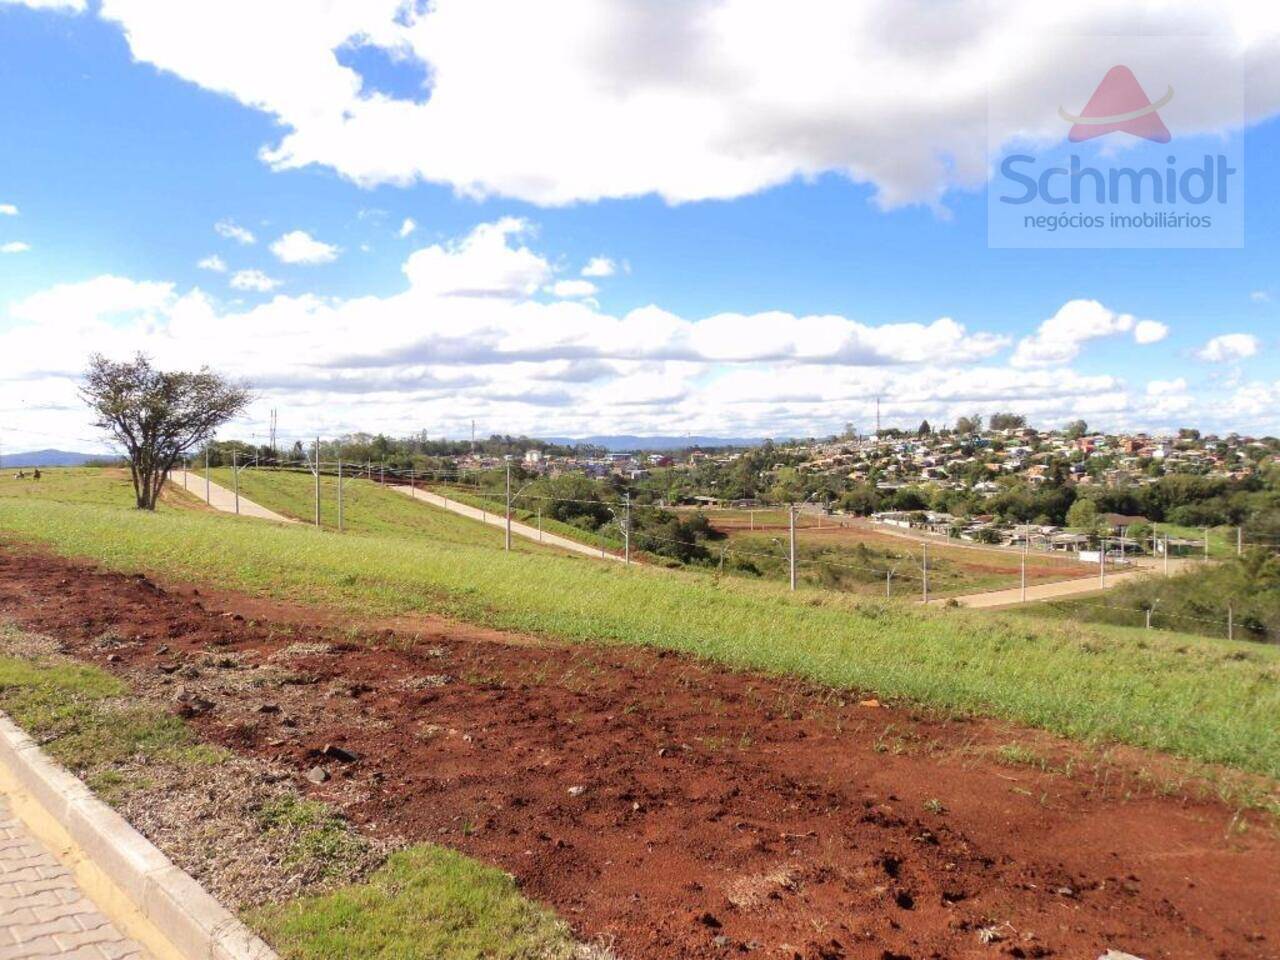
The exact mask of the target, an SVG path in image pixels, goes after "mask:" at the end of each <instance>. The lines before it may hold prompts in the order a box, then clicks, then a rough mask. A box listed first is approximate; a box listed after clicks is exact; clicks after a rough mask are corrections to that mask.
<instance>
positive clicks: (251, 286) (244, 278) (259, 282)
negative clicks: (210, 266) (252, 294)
mask: <svg viewBox="0 0 1280 960" xmlns="http://www.w3.org/2000/svg"><path fill="white" fill-rule="evenodd" d="M231 286H232V287H234V288H235V289H236V290H252V291H256V292H257V293H269V292H271V291H272V290H274V289H275V288H276V287H278V286H280V281H279V280H273V279H272V278H271V277H269V276H267V275H266V274H265V273H263V272H262V271H261V270H237V271H236V272H235V273H233V274H232V275H231Z"/></svg>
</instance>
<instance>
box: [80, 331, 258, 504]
mask: <svg viewBox="0 0 1280 960" xmlns="http://www.w3.org/2000/svg"><path fill="white" fill-rule="evenodd" d="M80 393H81V396H82V397H83V398H84V401H85V402H86V403H87V404H88V405H89V407H90V408H91V409H92V410H93V412H94V414H95V419H94V426H96V427H98V428H99V429H101V430H104V431H105V432H106V433H107V434H108V435H109V436H110V437H111V439H112V440H114V441H115V442H116V443H117V444H119V445H120V446H121V447H123V448H124V449H125V452H126V453H127V454H128V457H129V471H130V475H131V478H132V480H133V492H134V496H135V499H136V501H137V505H138V509H139V510H154V509H155V508H156V499H157V498H158V497H159V496H160V488H161V486H162V485H163V483H164V478H165V476H166V475H167V474H168V472H169V471H170V470H171V469H173V467H174V465H175V464H176V463H177V462H178V459H179V458H180V457H181V456H182V455H183V454H184V453H186V452H187V451H188V450H191V449H192V448H194V447H196V446H198V445H199V444H201V443H203V442H205V441H206V440H207V439H209V438H210V437H212V436H213V434H214V432H215V431H216V430H217V429H218V427H220V426H222V424H224V423H226V422H227V421H228V420H231V419H232V418H233V417H235V416H236V415H238V414H239V413H241V412H242V411H243V410H244V408H245V407H246V406H248V404H249V401H250V399H251V394H250V392H249V389H248V388H247V387H245V386H243V385H240V384H234V383H231V382H230V381H229V380H227V379H225V378H224V377H222V376H220V375H218V374H216V373H213V372H212V371H210V370H209V369H208V368H207V367H202V368H201V369H200V370H198V371H196V372H194V373H191V372H186V371H164V370H157V369H156V368H155V367H154V366H152V364H151V360H150V359H149V358H148V357H146V356H144V355H143V354H141V353H139V354H138V355H137V356H135V357H134V358H133V359H132V360H126V361H123V362H115V361H112V360H108V359H107V358H106V357H104V356H103V355H102V354H94V355H93V356H91V357H90V358H89V368H88V369H87V370H86V371H85V375H84V383H83V386H82V387H81V391H80Z"/></svg>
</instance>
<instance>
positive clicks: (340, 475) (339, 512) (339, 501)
mask: <svg viewBox="0 0 1280 960" xmlns="http://www.w3.org/2000/svg"><path fill="white" fill-rule="evenodd" d="M338 451H339V452H338V532H339V533H341V532H342V452H341V451H342V448H341V447H339V448H338Z"/></svg>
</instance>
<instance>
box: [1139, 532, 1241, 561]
mask: <svg viewBox="0 0 1280 960" xmlns="http://www.w3.org/2000/svg"><path fill="white" fill-rule="evenodd" d="M1153 526H1154V528H1155V530H1156V532H1157V533H1158V534H1160V536H1169V537H1176V538H1180V539H1183V540H1199V541H1203V540H1204V527H1184V526H1181V525H1179V524H1176V523H1156V524H1153ZM1147 546H1150V544H1147ZM1175 549H1177V548H1175ZM1183 555H1184V554H1181V553H1174V554H1173V556H1174V557H1180V556H1183ZM1235 555H1236V528H1235V527H1210V528H1209V556H1210V558H1212V559H1217V560H1225V559H1226V558H1228V557H1234V556H1235ZM1185 556H1188V557H1191V558H1192V559H1194V558H1196V557H1202V556H1204V553H1203V550H1202V549H1193V550H1191V551H1189V552H1188V553H1186V554H1185Z"/></svg>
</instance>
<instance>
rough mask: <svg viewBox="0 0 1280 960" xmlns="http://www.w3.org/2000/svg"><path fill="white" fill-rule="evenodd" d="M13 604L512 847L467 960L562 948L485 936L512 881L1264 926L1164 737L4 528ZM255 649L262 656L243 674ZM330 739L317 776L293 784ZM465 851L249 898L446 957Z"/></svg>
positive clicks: (290, 763)
mask: <svg viewBox="0 0 1280 960" xmlns="http://www.w3.org/2000/svg"><path fill="white" fill-rule="evenodd" d="M222 526H224V527H231V526H238V525H235V524H227V523H224V524H222ZM272 529H275V528H272ZM335 539H336V538H335ZM273 611H274V613H275V616H273ZM0 614H3V615H5V616H8V617H12V618H14V619H16V620H19V621H20V622H22V623H23V624H24V625H25V626H26V627H27V628H28V629H30V630H34V631H38V632H39V633H41V634H47V635H50V636H53V637H56V638H57V639H58V640H59V641H60V642H61V643H62V644H63V645H64V648H65V651H66V653H68V654H70V655H71V656H74V657H76V658H80V659H83V660H86V661H90V662H92V663H93V664H94V665H95V666H97V667H98V668H100V669H102V670H105V671H108V672H110V673H111V674H112V675H113V677H115V678H117V680H116V682H122V683H124V684H129V685H133V684H139V685H144V686H152V687H155V686H156V685H160V686H161V687H163V686H164V683H165V681H166V680H168V683H169V684H170V686H169V689H170V690H172V691H174V693H175V694H176V693H177V691H178V689H179V688H180V687H181V688H182V690H183V691H184V692H185V694H186V695H187V696H188V697H198V698H200V699H202V700H205V701H207V702H208V707H207V708H204V709H200V710H198V711H196V712H195V713H194V715H193V716H192V717H191V718H190V719H189V720H188V721H187V723H188V724H189V725H190V728H191V729H192V730H194V731H195V732H196V733H197V735H198V736H199V737H200V738H201V739H202V740H204V741H207V742H211V743H213V744H215V745H217V747H218V748H220V750H222V751H225V752H226V753H228V754H231V755H234V756H237V757H242V758H246V759H247V760H249V761H251V762H255V763H269V764H271V765H272V766H273V767H274V768H277V769H280V770H282V771H287V772H288V773H289V775H290V778H291V779H290V781H289V782H290V783H292V784H295V785H296V786H297V788H298V789H301V790H304V791H306V793H305V798H306V800H307V801H318V802H320V803H323V804H325V805H327V806H329V807H332V808H334V809H337V810H340V811H342V812H343V813H345V814H346V815H347V817H349V819H350V821H351V822H352V823H353V824H354V825H355V826H356V827H357V832H358V833H359V834H360V835H361V836H364V837H367V838H369V839H370V841H372V842H387V843H392V844H394V843H400V842H405V841H407V842H410V843H413V842H417V841H420V840H427V841H430V842H431V843H432V844H444V845H447V846H449V847H451V848H455V849H456V850H458V851H461V852H462V853H465V854H467V855H469V856H474V857H477V858H479V859H481V860H484V861H487V862H489V863H492V864H494V865H496V866H498V867H500V868H501V869H503V870H506V871H508V872H510V873H511V874H512V875H513V876H514V878H515V885H513V886H511V887H509V888H507V892H506V893H505V894H504V896H503V899H501V900H500V901H499V903H498V904H496V905H495V906H494V907H493V909H492V911H491V910H490V907H489V900H488V899H487V894H485V893H484V892H482V891H480V892H473V893H472V894H471V896H470V897H469V898H467V899H464V900H463V902H462V905H461V906H462V907H472V908H474V909H472V910H471V911H470V912H467V911H466V910H463V915H464V916H465V917H468V918H474V919H476V920H477V921H478V922H477V923H474V924H470V925H463V926H462V928H461V929H462V930H463V932H464V934H465V936H462V937H460V938H459V939H458V942H462V943H465V944H473V943H474V944H479V946H475V947H472V948H470V952H467V951H466V950H460V951H458V952H457V953H456V954H455V955H456V956H459V957H461V956H468V957H480V956H520V957H533V956H544V955H552V956H555V955H556V954H555V953H550V952H549V951H545V950H544V951H541V952H539V951H538V950H536V949H535V947H536V942H535V943H534V944H533V945H532V946H528V944H529V941H523V943H524V944H526V945H527V946H528V949H526V950H525V951H524V952H518V953H517V952H514V951H512V950H507V951H505V952H504V951H500V950H498V949H495V948H493V946H492V945H493V944H495V943H503V944H505V943H506V942H508V941H507V940H503V939H502V936H501V935H505V936H506V937H507V938H515V937H518V936H521V935H526V936H527V935H529V933H528V932H529V931H537V930H539V929H543V925H544V924H547V923H550V922H551V921H550V920H548V919H547V918H546V916H545V914H540V913H538V912H537V911H536V909H534V908H531V907H527V906H526V907H520V906H519V904H518V903H515V902H513V901H512V900H511V899H510V896H511V895H513V894H514V891H515V889H516V886H518V888H519V889H520V890H521V891H523V892H524V893H525V894H527V895H529V896H530V897H532V898H533V899H534V900H536V901H541V902H544V903H548V904H551V905H552V906H554V907H555V908H556V909H557V910H558V911H559V913H560V914H561V916H563V917H565V918H567V919H568V920H569V922H570V923H571V924H572V926H573V927H574V930H575V932H576V933H577V934H578V936H579V938H581V939H587V940H595V939H597V938H599V939H600V940H602V941H603V942H605V943H610V944H612V945H613V946H614V947H615V949H616V952H617V954H618V955H619V956H624V957H631V958H638V960H650V958H652V960H658V958H662V960H668V958H673V957H674V958H685V957H689V958H693V957H699V958H701V957H713V956H721V955H723V954H724V953H725V952H726V951H737V950H739V949H741V948H747V949H749V951H750V952H751V953H758V955H760V956H774V955H779V954H780V953H781V952H785V955H787V956H789V957H793V956H797V955H798V956H800V957H802V958H805V960H820V958H822V960H830V958H833V957H850V958H853V957H866V956H875V957H883V956H893V957H904V956H905V957H927V956H932V955H941V956H954V957H979V956H988V955H993V953H999V955H1006V954H1007V952H1008V950H1009V949H1010V948H1016V949H1017V951H1018V953H1020V954H1021V955H1023V956H1061V957H1076V956H1081V957H1088V956H1097V955H1099V954H1100V953H1102V952H1104V951H1105V950H1106V949H1107V948H1115V949H1120V950H1125V951H1127V952H1132V951H1135V950H1137V951H1142V953H1140V954H1139V955H1144V954H1145V955H1147V956H1171V957H1173V956H1177V957H1181V956H1187V957H1192V956H1196V957H1199V956H1221V957H1239V958H1245V957H1258V956H1265V955H1266V953H1265V950H1266V949H1267V944H1269V943H1273V942H1276V939H1277V938H1278V937H1280V890H1278V889H1277V887H1276V885H1275V883H1274V877H1275V876H1276V873H1277V871H1278V870H1280V839H1278V838H1277V836H1276V835H1275V833H1274V832H1273V831H1272V830H1270V829H1267V828H1266V827H1265V821H1264V820H1261V819H1255V815H1252V814H1250V813H1248V812H1242V811H1240V810H1238V809H1236V808H1235V807H1234V806H1229V805H1226V804H1224V803H1223V802H1222V801H1221V800H1220V799H1218V797H1217V796H1215V795H1213V793H1212V785H1211V784H1208V783H1203V784H1200V785H1196V784H1195V783H1193V782H1192V781H1190V780H1184V779H1183V777H1184V776H1185V770H1184V769H1183V768H1182V767H1181V766H1180V765H1178V764H1171V763H1170V762H1169V761H1167V760H1163V759H1161V758H1158V757H1151V756H1149V755H1144V754H1141V753H1138V752H1133V753H1126V754H1116V755H1112V756H1106V755H1104V754H1102V753H1100V752H1098V751H1092V750H1087V749H1083V748H1080V747H1078V746H1073V745H1071V744H1070V743H1067V742H1064V741H1061V740H1058V739H1056V738H1053V737H1049V736H1046V735H1041V734H1034V733H1030V732H1028V731H1025V730H1017V729H1015V728H1010V727H1008V726H1006V725H1003V724H999V723H994V722H989V721H972V720H963V719H960V718H953V717H948V716H946V715H942V714H929V713H921V712H919V711H915V710H912V709H910V708H903V707H897V706H892V705H882V704H880V703H879V702H874V703H873V702H859V700H858V698H857V696H856V695H855V696H847V695H840V694H837V693H836V692H833V691H831V690H830V689H826V688H823V687H817V686H812V685H808V684H805V683H800V682H795V681H791V680H787V679H785V678H772V677H767V676H761V675H759V674H753V673H750V672H736V671H728V670H725V669H723V668H722V667H719V666H717V665H715V664H710V663H705V662H701V663H700V662H698V661H696V660H693V659H691V658H686V657H680V656H676V655H672V654H668V653H664V652H662V651H652V650H644V649H625V648H619V647H600V646H584V647H577V648H574V647H564V646H560V645H554V644H551V645H548V644H543V643H539V642H538V641H537V640H535V639H533V638H528V637H512V636H509V635H501V634H495V633H492V632H486V631H484V630H477V629H474V628H467V627H459V626H456V625H450V624H446V623H442V622H439V621H430V620H427V619H419V620H417V621H416V629H414V630H410V629H409V627H410V624H409V623H408V622H407V621H400V629H399V630H398V631H397V630H387V629H384V630H379V631H377V632H373V631H372V630H370V631H368V632H366V631H360V630H353V629H348V628H345V627H338V626H337V625H334V624H332V618H330V617H327V616H326V617H321V621H320V622H315V621H310V622H309V621H308V619H307V617H308V612H307V611H305V610H300V609H299V608H297V607H288V608H285V607H279V608H273V607H272V606H271V605H269V604H265V603H263V602H262V601H255V600H250V599H247V598H241V597H237V596H234V595H231V594H216V595H213V596H211V595H210V594H209V593H208V591H207V589H206V590H202V591H201V592H200V594H199V596H195V595H193V594H192V593H191V592H190V591H186V592H173V591H169V590H165V589H163V588H160V587H158V586H157V585H156V584H155V583H152V582H150V581H147V580H143V579H140V578H137V577H130V576H125V575H122V574H113V573H99V572H95V571H94V570H92V569H90V568H87V567H84V566H77V565H75V564H72V563H69V562H67V561H64V560H60V559H57V558H53V557H48V556H42V555H32V554H30V553H22V554H15V553H13V552H12V551H6V552H3V553H0ZM237 614H238V616H237ZM326 623H329V624H330V625H328V626H326ZM106 635H110V636H112V637H114V638H117V639H116V642H113V643H111V644H108V645H105V646H104V645H103V644H102V643H101V639H102V637H103V636H106ZM210 654H212V655H213V656H214V657H215V658H221V660H222V661H223V662H231V663H234V664H235V666H234V667H227V666H218V665H217V664H216V663H213V664H211V663H209V662H208V659H207V658H208V657H209V656H210ZM263 671H267V672H268V673H267V674H265V676H270V675H271V673H273V672H274V673H276V674H277V679H276V681H275V682H273V683H267V684H262V685H254V684H247V683H233V682H229V680H228V678H229V677H232V676H234V675H236V674H241V675H245V676H253V675H255V674H258V673H262V672H263ZM279 674H286V675H288V676H289V677H290V679H289V680H287V681H286V680H284V679H282V678H281V677H280V676H279ZM264 708H266V709H264ZM316 765H321V766H323V767H324V768H325V769H326V770H327V771H328V772H329V774H330V779H329V780H327V781H326V782H324V783H321V784H311V783H310V781H307V780H305V778H304V772H305V771H306V770H308V769H310V768H311V767H313V766H316ZM1219 783H1220V785H1221V786H1222V787H1223V788H1224V795H1232V794H1226V793H1225V789H1226V787H1227V782H1226V781H1220V782H1219ZM1250 783H1253V781H1250V780H1249V779H1248V778H1243V779H1242V780H1240V781H1239V782H1238V783H1236V785H1235V787H1234V788H1233V789H1235V790H1236V791H1237V792H1236V793H1235V794H1234V795H1233V796H1234V797H1235V798H1236V799H1237V802H1239V801H1240V799H1241V798H1242V795H1241V794H1240V793H1239V791H1240V790H1242V789H1245V788H1246V787H1247V786H1248V785H1249V784H1250ZM1255 785H1256V786H1257V788H1258V789H1259V790H1261V791H1263V792H1264V793H1265V789H1266V788H1265V785H1263V783H1262V782H1261V781H1258V782H1257V784H1255ZM1206 789H1207V790H1209V791H1210V792H1209V793H1205V792H1204V791H1205V790H1206ZM1261 795H1262V794H1260V795H1259V796H1261ZM430 849H435V848H434V847H433V848H430ZM1171 851H1176V856H1170V852H1171ZM467 862H470V861H467ZM415 869H416V870H417V872H415ZM455 875H456V874H455V872H454V870H453V867H452V866H451V864H450V862H449V860H448V859H447V858H444V857H441V856H440V855H438V854H432V855H430V856H429V857H426V858H425V859H414V858H407V859H406V858H400V859H396V860H393V861H391V862H390V863H389V864H388V866H387V868H386V870H385V871H384V872H382V873H380V874H375V875H374V876H373V877H372V878H371V882H370V883H369V884H367V885H363V886H361V887H358V888H355V889H352V890H346V891H338V892H337V893H335V894H331V895H324V896H320V897H317V898H315V899H313V900H308V901H303V902H301V903H297V904H295V905H293V906H291V907H288V908H283V909H275V910H266V911H260V912H253V913H251V914H250V917H251V919H252V920H253V922H255V923H257V924H259V925H260V927H261V928H262V929H263V930H264V932H266V933H267V935H268V936H269V937H270V938H273V939H275V940H276V941H277V942H282V943H284V944H286V945H287V947H288V950H289V955H290V956H297V957H308V958H309V957H335V958H336V957H339V956H350V955H353V952H352V951H353V949H355V948H354V944H356V943H359V944H360V946H361V947H362V948H365V949H361V950H357V951H356V952H357V953H358V954H359V955H361V956H379V957H385V958H387V960H390V958H391V957H396V958H406V960H407V958H418V957H422V958H426V957H428V956H437V955H441V954H438V953H435V952H432V951H433V949H434V948H435V946H436V945H438V944H440V943H449V942H454V941H451V940H439V939H433V937H434V936H435V931H433V930H432V929H430V928H424V927H423V926H422V924H423V917H424V916H435V915H436V914H434V913H432V912H431V911H430V910H426V909H424V907H425V906H429V905H431V904H434V903H436V902H437V896H446V899H448V897H449V896H452V895H453V893H454V892H456V891H457V890H462V891H467V890H470V889H471V887H470V885H469V883H464V884H462V886H460V887H458V888H453V887H450V886H449V884H450V882H451V880H452V878H453V877H454V876H455ZM1188 877H1194V878H1195V882H1194V883H1188V882H1187V878H1188ZM433 882H434V883H436V884H437V887H436V888H434V891H433V889H432V888H431V887H430V886H429V885H430V884H431V883H433ZM440 884H445V885H446V886H445V889H444V890H441V889H440V886H439V885H440ZM504 906H505V909H500V908H503V907H504ZM512 911H514V915H515V916H517V917H523V918H524V919H523V921H522V922H519V923H515V924H514V925H513V924H510V923H509V922H508V921H509V920H510V918H511V917H512V916H513V913H512ZM524 911H532V912H531V913H528V914H526V913H524ZM446 916H448V914H446ZM488 916H492V917H493V918H494V927H493V928H492V929H487V928H486V927H485V926H484V918H485V917H488ZM415 923H416V924H418V925H419V926H418V927H417V928H416V929H417V930H418V931H419V932H418V933H417V935H416V936H415V935H414V932H415V928H414V927H413V926H412V925H413V924H415ZM406 924H409V925H410V926H409V927H408V928H406V926H405V925H406ZM495 931H496V933H495ZM1028 933H1031V934H1032V935H1031V936H1027V934H1028ZM366 937H373V938H375V939H374V943H375V945H376V946H377V947H378V949H379V952H371V951H369V950H368V949H367V946H368V940H366V939H365V938H366ZM471 938H475V939H471ZM486 944H487V945H489V946H488V947H486V946H484V945H486ZM559 944H563V941H559ZM551 946H552V947H553V948H555V949H561V948H562V946H558V945H557V942H556V941H554V940H553V941H552V944H551ZM784 948H785V951H784ZM1260 950H1261V951H1262V952H1260ZM490 951H492V952H490ZM1018 953H1014V954H1012V955H1013V956H1017V955H1018Z"/></svg>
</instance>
